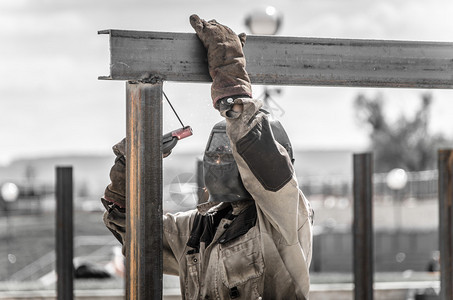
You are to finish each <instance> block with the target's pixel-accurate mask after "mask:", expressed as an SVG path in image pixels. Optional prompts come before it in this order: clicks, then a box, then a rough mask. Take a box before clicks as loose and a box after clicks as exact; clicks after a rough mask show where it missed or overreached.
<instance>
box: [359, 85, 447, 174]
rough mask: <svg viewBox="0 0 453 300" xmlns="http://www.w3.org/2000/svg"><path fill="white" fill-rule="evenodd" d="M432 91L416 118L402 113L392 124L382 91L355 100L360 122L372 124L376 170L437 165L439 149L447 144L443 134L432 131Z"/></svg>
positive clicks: (369, 125) (418, 169)
mask: <svg viewBox="0 0 453 300" xmlns="http://www.w3.org/2000/svg"><path fill="white" fill-rule="evenodd" d="M431 104H432V95H431V94H429V93H425V94H423V95H422V99H421V106H420V108H419V109H418V110H417V112H416V113H415V116H414V117H413V118H409V117H407V116H405V115H403V114H402V115H401V116H400V117H399V118H398V119H397V120H396V122H394V123H392V124H389V121H388V118H387V117H386V116H385V114H384V111H383V110H384V101H383V99H382V95H378V96H376V97H375V98H374V99H370V98H367V97H365V96H364V95H363V94H359V95H358V96H357V98H356V99H355V102H354V107H355V110H356V115H357V119H358V121H359V123H360V125H368V127H371V131H370V142H371V145H370V147H371V150H372V151H373V153H374V160H375V170H376V172H388V171H390V170H392V169H393V168H403V169H405V170H406V171H421V170H428V169H434V168H435V167H436V162H437V149H438V148H439V147H442V146H444V145H446V144H447V139H446V138H445V137H444V136H443V135H442V134H430V133H429V132H428V125H429V120H430V108H431Z"/></svg>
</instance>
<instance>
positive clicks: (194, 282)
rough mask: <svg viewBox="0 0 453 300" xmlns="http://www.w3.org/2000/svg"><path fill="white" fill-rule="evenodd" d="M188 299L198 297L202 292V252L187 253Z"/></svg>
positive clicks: (186, 289) (186, 288) (186, 287)
mask: <svg viewBox="0 0 453 300" xmlns="http://www.w3.org/2000/svg"><path fill="white" fill-rule="evenodd" d="M186 266H187V271H186V284H185V295H186V299H197V298H198V294H199V293H200V283H199V282H200V253H194V254H187V255H186Z"/></svg>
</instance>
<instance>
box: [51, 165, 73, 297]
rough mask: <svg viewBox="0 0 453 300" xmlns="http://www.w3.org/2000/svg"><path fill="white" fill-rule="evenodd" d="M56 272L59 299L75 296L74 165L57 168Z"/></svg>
mask: <svg viewBox="0 0 453 300" xmlns="http://www.w3.org/2000/svg"><path fill="white" fill-rule="evenodd" d="M55 188H56V189H55V192H56V202H57V203H56V218H55V220H56V224H55V225H56V226H55V235H56V243H55V245H56V246H55V247H56V251H55V252H56V254H57V263H56V272H57V278H58V279H57V299H59V300H71V299H73V297H74V292H73V290H74V266H73V262H72V259H73V257H74V245H73V236H74V229H73V217H72V215H73V181H72V167H57V168H56V187H55Z"/></svg>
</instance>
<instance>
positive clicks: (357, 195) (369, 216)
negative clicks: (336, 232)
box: [353, 153, 374, 300]
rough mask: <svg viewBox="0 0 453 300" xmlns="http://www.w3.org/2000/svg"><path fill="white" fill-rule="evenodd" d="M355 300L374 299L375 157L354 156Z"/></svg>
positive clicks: (368, 154)
mask: <svg viewBox="0 0 453 300" xmlns="http://www.w3.org/2000/svg"><path fill="white" fill-rule="evenodd" d="M353 164H354V179H353V180H354V183H353V184H354V186H353V194H354V222H353V234H354V236H353V244H354V249H353V251H354V261H353V264H354V285H355V289H354V299H356V300H372V299H373V274H374V267H373V201H372V200H373V190H372V174H373V165H372V164H373V155H372V154H371V153H363V154H354V158H353Z"/></svg>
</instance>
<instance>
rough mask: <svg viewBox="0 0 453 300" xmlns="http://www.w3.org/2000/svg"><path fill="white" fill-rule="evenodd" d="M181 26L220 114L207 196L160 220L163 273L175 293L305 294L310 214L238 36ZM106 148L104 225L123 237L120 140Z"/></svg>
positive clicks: (212, 25)
mask: <svg viewBox="0 0 453 300" xmlns="http://www.w3.org/2000/svg"><path fill="white" fill-rule="evenodd" d="M190 24H191V25H192V27H193V28H194V29H195V32H196V33H197V35H198V37H199V39H200V40H201V42H202V43H203V45H204V46H205V48H206V50H207V58H208V66H209V74H210V75H211V77H212V81H213V82H212V86H211V97H212V100H213V106H214V108H215V109H216V110H217V111H218V112H220V115H221V116H223V117H224V119H225V120H224V121H222V122H220V123H218V124H216V125H215V126H214V127H213V129H212V132H211V135H210V137H209V140H208V143H207V146H206V149H205V154H204V159H203V167H204V168H203V169H204V182H205V185H206V188H207V191H208V192H209V200H208V202H206V203H203V204H200V205H198V206H197V208H196V209H194V210H190V211H186V212H180V213H176V214H165V215H164V216H163V226H164V227H163V251H164V253H163V267H164V273H166V274H171V275H177V276H179V278H180V283H181V293H182V296H183V299H247V300H249V299H308V294H309V285H310V283H309V282H310V280H309V267H310V262H311V256H312V222H313V219H312V217H313V213H312V210H311V207H310V204H309V202H308V201H307V199H306V198H305V196H304V194H303V193H302V191H301V190H300V189H299V185H298V182H297V179H296V175H295V172H294V167H293V162H294V157H293V149H292V147H291V143H290V141H289V138H288V136H287V134H286V132H285V130H284V129H283V127H282V125H281V124H280V123H279V122H278V121H272V120H271V119H270V116H269V114H268V113H267V112H266V111H265V110H263V109H262V105H263V104H262V102H261V101H260V100H257V99H253V97H252V89H251V82H250V79H249V76H248V74H247V72H246V68H245V67H246V60H245V56H244V53H243V49H242V47H243V46H244V44H245V40H246V36H245V34H240V35H239V36H238V35H236V34H235V33H234V32H233V31H232V30H231V29H230V28H228V27H227V26H224V25H221V24H219V23H218V22H216V21H215V20H211V21H205V20H203V19H200V18H199V17H198V16H197V15H192V16H191V17H190ZM113 149H114V153H115V154H116V156H117V158H116V160H115V164H114V166H113V167H112V169H111V172H110V179H111V183H110V184H109V186H108V187H107V188H106V191H105V194H104V197H103V200H102V201H103V203H104V205H105V206H106V208H107V211H106V212H105V214H104V222H105V224H106V226H107V227H108V228H109V229H110V230H111V231H112V232H113V233H114V235H115V236H116V237H117V238H118V239H119V240H120V241H121V242H122V243H123V242H124V241H125V208H126V202H125V201H126V199H125V186H126V184H125V177H126V175H125V170H126V169H125V168H126V163H127V162H126V159H125V141H124V140H123V141H122V142H121V143H119V144H117V145H115V146H114V147H113ZM165 155H166V154H165V153H164V156H165Z"/></svg>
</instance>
